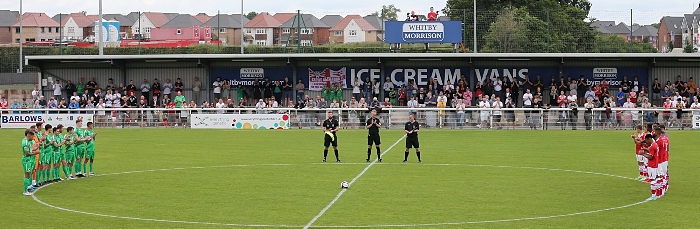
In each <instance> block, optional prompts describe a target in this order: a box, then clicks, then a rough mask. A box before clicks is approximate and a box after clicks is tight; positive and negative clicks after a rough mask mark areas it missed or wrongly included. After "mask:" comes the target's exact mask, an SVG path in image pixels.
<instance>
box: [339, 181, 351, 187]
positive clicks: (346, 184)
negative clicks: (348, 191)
mask: <svg viewBox="0 0 700 229" xmlns="http://www.w3.org/2000/svg"><path fill="white" fill-rule="evenodd" d="M348 187H350V184H349V183H348V182H347V181H343V182H340V188H348Z"/></svg>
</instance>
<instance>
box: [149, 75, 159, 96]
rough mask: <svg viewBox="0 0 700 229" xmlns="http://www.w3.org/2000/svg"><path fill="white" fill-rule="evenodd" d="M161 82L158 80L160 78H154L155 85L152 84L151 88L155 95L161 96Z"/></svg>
mask: <svg viewBox="0 0 700 229" xmlns="http://www.w3.org/2000/svg"><path fill="white" fill-rule="evenodd" d="M160 88H161V87H160V83H159V82H158V79H153V85H152V86H151V90H153V96H155V97H156V98H160V93H161V91H160Z"/></svg>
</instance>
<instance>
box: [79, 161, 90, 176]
mask: <svg viewBox="0 0 700 229" xmlns="http://www.w3.org/2000/svg"><path fill="white" fill-rule="evenodd" d="M80 171H85V173H87V171H88V170H87V162H83V170H80Z"/></svg>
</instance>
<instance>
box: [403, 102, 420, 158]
mask: <svg viewBox="0 0 700 229" xmlns="http://www.w3.org/2000/svg"><path fill="white" fill-rule="evenodd" d="M419 130H420V125H419V124H418V122H416V117H415V116H414V115H413V113H411V114H409V115H408V122H406V127H405V128H404V132H405V133H406V152H405V153H404V157H403V162H406V161H408V150H409V149H411V148H415V149H416V156H418V162H419V163H420V162H421V160H420V148H419V147H420V146H419V144H418V131H419Z"/></svg>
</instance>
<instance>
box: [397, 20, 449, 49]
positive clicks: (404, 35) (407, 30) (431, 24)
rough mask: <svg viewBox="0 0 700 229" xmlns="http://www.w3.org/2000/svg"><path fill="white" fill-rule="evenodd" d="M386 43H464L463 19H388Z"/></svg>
mask: <svg viewBox="0 0 700 229" xmlns="http://www.w3.org/2000/svg"><path fill="white" fill-rule="evenodd" d="M385 30H386V31H385V35H386V41H385V42H386V43H390V44H401V43H448V44H455V43H462V22H461V21H387V22H386V28H385Z"/></svg>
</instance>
